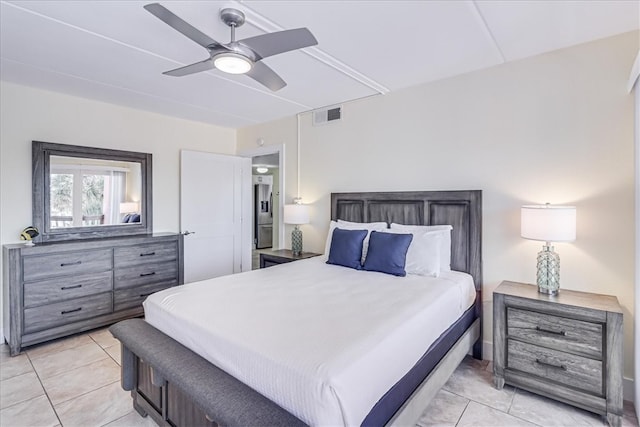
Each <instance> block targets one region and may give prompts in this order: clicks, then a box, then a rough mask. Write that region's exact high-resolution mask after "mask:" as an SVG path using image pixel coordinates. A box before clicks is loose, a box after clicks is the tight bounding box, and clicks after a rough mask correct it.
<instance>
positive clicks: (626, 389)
mask: <svg viewBox="0 0 640 427" xmlns="http://www.w3.org/2000/svg"><path fill="white" fill-rule="evenodd" d="M482 358H483V359H484V360H491V361H492V360H493V343H492V342H491V341H482ZM622 392H623V396H624V400H629V401H631V402H633V401H634V399H635V387H634V383H633V378H627V377H624V378H622Z"/></svg>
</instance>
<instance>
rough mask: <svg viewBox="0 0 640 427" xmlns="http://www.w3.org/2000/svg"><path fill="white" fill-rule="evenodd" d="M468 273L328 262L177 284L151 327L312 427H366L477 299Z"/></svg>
mask: <svg viewBox="0 0 640 427" xmlns="http://www.w3.org/2000/svg"><path fill="white" fill-rule="evenodd" d="M475 296H476V292H475V287H474V285H473V279H472V278H471V276H469V275H468V274H465V273H460V272H455V271H448V272H443V273H442V274H441V275H440V277H438V278H433V277H423V276H414V275H408V276H406V277H395V276H390V275H387V274H383V273H377V272H368V271H357V270H353V269H349V268H345V267H340V266H335V265H328V264H325V263H324V262H323V260H322V259H321V258H320V257H317V258H311V259H307V260H300V261H296V262H293V263H288V264H281V265H277V266H273V267H270V268H267V269H262V270H255V271H251V272H246V273H241V274H235V275H231V276H225V277H218V278H215V279H209V280H204V281H201V282H195V283H190V284H187V285H183V286H179V287H174V288H169V289H166V290H164V291H161V292H158V293H156V294H153V295H151V296H149V297H148V298H147V300H146V301H145V302H144V310H145V316H146V321H147V322H149V323H150V324H151V325H152V326H154V327H156V328H157V329H159V330H160V331H162V332H164V333H165V334H167V335H169V336H171V337H172V338H173V339H175V340H176V341H178V342H180V343H182V344H183V345H185V346H186V347H188V348H190V349H191V350H193V351H194V352H196V353H198V354H199V355H200V356H202V357H203V358H205V359H207V360H209V361H210V362H211V363H213V364H215V365H216V366H218V367H220V368H221V369H223V370H225V371H226V372H228V373H229V374H231V375H233V376H234V377H236V378H237V379H238V380H240V381H242V382H243V383H245V384H247V385H249V386H250V387H252V388H253V389H255V390H256V391H258V392H260V393H261V394H263V395H264V396H266V397H267V398H269V399H270V400H272V401H274V402H275V403H277V404H278V405H280V406H281V407H283V408H284V409H286V410H288V411H289V412H291V413H292V414H293V415H295V416H297V417H298V418H300V419H301V420H302V421H304V422H306V423H308V424H309V425H331V426H336V425H360V424H361V422H362V421H363V420H364V418H365V417H366V415H367V414H368V413H369V411H370V410H371V408H372V407H373V406H374V405H375V403H376V402H377V401H378V400H379V399H380V398H381V397H382V396H383V395H384V394H385V393H386V392H387V390H389V389H390V388H391V387H392V386H393V385H394V384H395V383H396V382H397V381H398V380H399V379H400V378H401V377H402V376H403V375H404V374H405V373H407V372H408V371H409V370H410V369H411V367H412V366H413V365H414V364H415V363H416V362H417V361H418V360H419V359H420V357H421V356H422V355H423V354H424V352H425V351H426V349H427V348H428V347H429V346H430V345H431V344H432V343H433V342H434V341H435V340H436V339H437V338H438V337H439V336H440V335H441V334H442V333H443V332H444V331H445V330H446V329H447V328H448V327H449V326H450V325H451V324H452V323H454V322H455V321H456V320H457V319H458V318H459V317H460V316H461V315H462V314H463V313H464V312H465V310H466V309H467V308H469V307H470V306H471V305H472V304H473V302H474V299H475Z"/></svg>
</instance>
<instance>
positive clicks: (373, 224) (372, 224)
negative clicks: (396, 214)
mask: <svg viewBox="0 0 640 427" xmlns="http://www.w3.org/2000/svg"><path fill="white" fill-rule="evenodd" d="M338 224H340V225H350V226H360V227H363V226H364V227H376V228H374V230H378V228H377V227H384V228H385V229H386V228H389V226H388V225H387V223H386V222H351V221H345V220H343V219H339V220H338Z"/></svg>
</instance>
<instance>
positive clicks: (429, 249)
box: [386, 228, 444, 277]
mask: <svg viewBox="0 0 640 427" xmlns="http://www.w3.org/2000/svg"><path fill="white" fill-rule="evenodd" d="M386 232H387V233H394V234H408V233H411V234H413V240H411V244H410V245H409V250H408V251H407V259H406V262H405V266H404V269H405V271H406V272H407V274H417V275H419V276H433V277H438V276H439V275H440V243H441V240H442V238H443V235H444V233H443V232H442V231H427V232H424V231H421V230H414V231H408V230H398V229H397V228H396V229H388V230H386Z"/></svg>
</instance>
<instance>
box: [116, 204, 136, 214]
mask: <svg viewBox="0 0 640 427" xmlns="http://www.w3.org/2000/svg"><path fill="white" fill-rule="evenodd" d="M137 212H138V202H124V203H120V213H137Z"/></svg>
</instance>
